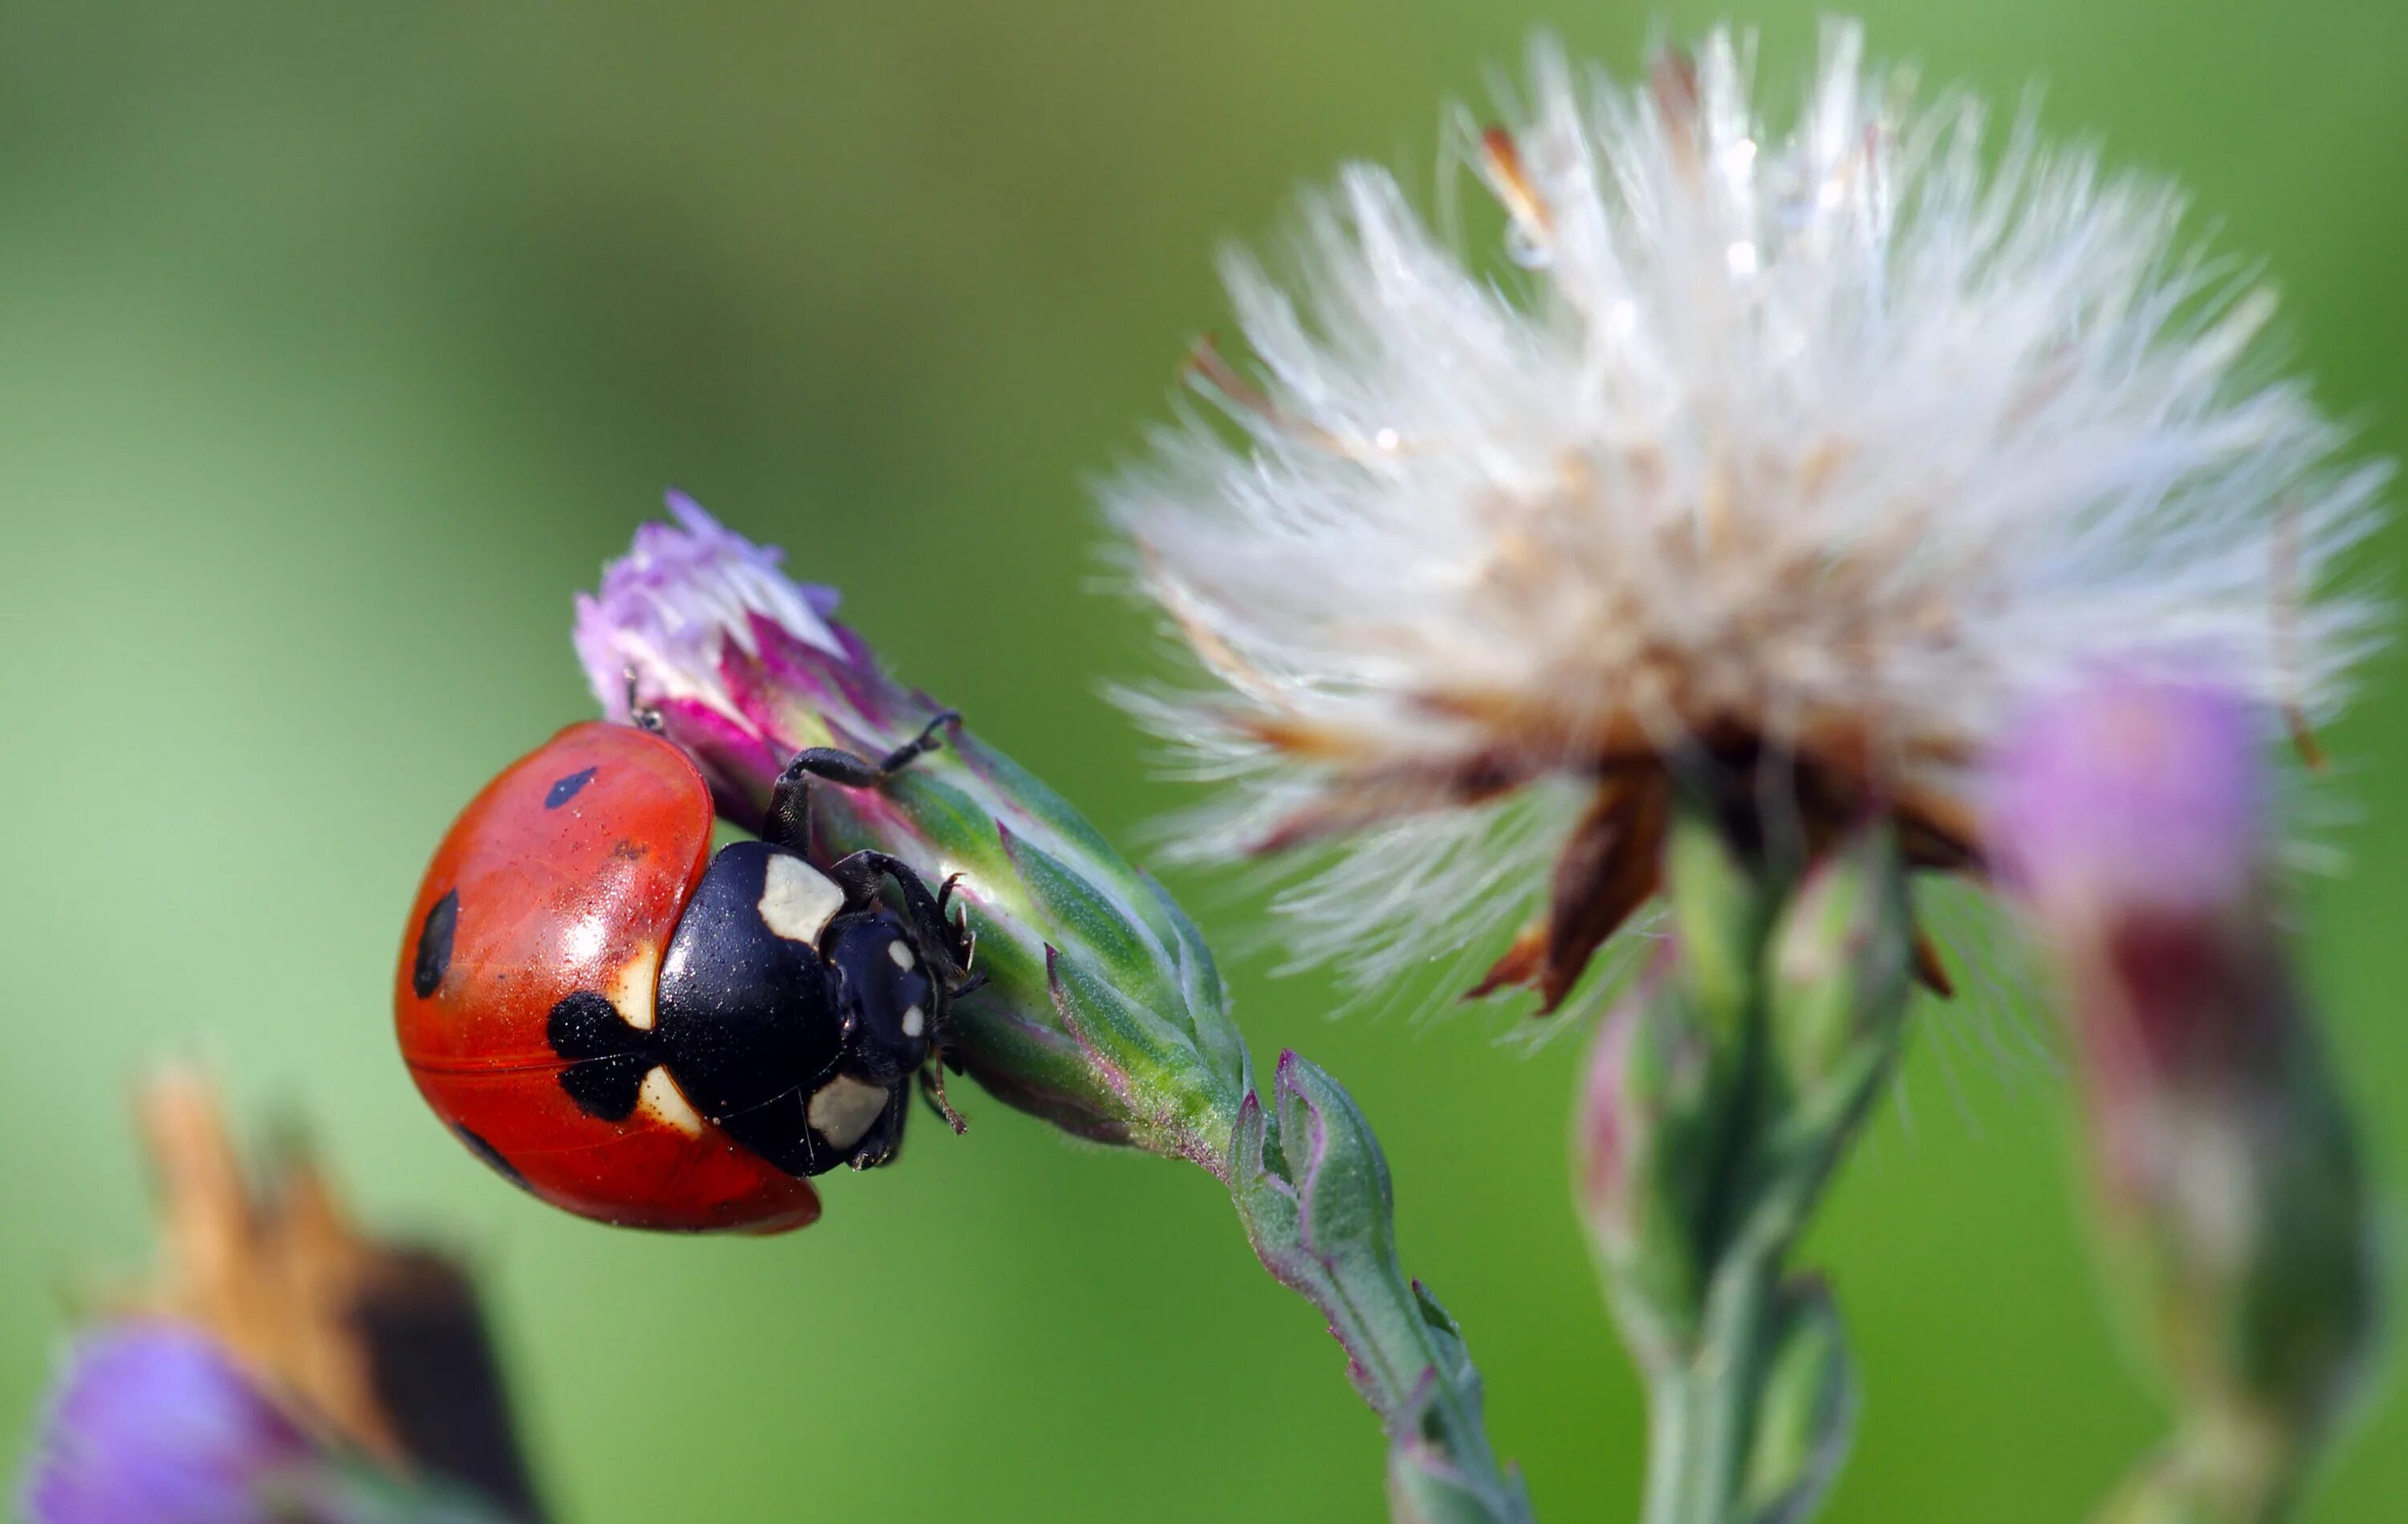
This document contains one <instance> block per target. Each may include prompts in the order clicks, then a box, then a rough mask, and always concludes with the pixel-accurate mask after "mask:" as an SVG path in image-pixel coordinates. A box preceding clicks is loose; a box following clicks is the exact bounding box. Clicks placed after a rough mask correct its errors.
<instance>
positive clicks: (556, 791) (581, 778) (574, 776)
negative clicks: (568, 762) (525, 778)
mask: <svg viewBox="0 0 2408 1524" xmlns="http://www.w3.org/2000/svg"><path fill="white" fill-rule="evenodd" d="M593 781H594V769H593V768H591V767H589V768H587V769H585V771H583V772H581V773H571V774H569V775H568V776H566V777H565V778H562V779H561V780H560V781H559V782H557V783H555V784H553V785H552V790H551V791H550V792H548V793H546V794H545V795H544V796H543V807H544V808H546V809H558V808H559V807H560V806H561V805H566V804H567V803H568V802H569V801H570V800H572V799H574V798H576V797H577V790H580V789H582V788H584V787H585V786H586V785H587V784H589V783H591V782H593Z"/></svg>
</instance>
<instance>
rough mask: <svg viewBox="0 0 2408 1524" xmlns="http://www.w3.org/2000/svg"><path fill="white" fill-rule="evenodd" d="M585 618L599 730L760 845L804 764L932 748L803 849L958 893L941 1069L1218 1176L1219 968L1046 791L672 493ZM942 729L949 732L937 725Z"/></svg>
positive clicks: (817, 829)
mask: <svg viewBox="0 0 2408 1524" xmlns="http://www.w3.org/2000/svg"><path fill="white" fill-rule="evenodd" d="M668 506H669V511H670V513H671V514H672V515H673V516H674V517H675V519H676V520H677V522H676V523H675V524H646V525H645V526H643V527H642V528H641V529H640V530H638V532H637V534H636V541H635V545H634V548H632V549H631V550H630V552H629V553H628V554H627V555H626V556H625V557H624V558H622V559H621V560H619V561H618V562H615V563H612V564H611V565H610V566H609V569H608V570H607V571H606V572H605V573H604V575H603V578H602V586H601V589H600V591H598V592H596V593H595V595H593V596H591V597H581V598H580V599H579V600H578V602H577V630H576V643H577V651H578V655H579V657H580V659H581V661H582V662H583V663H584V665H585V671H586V676H587V677H588V679H589V680H590V681H591V682H592V684H593V686H594V692H595V697H596V698H597V699H599V700H600V701H601V704H602V707H603V710H604V712H605V713H607V714H609V715H611V716H614V717H620V718H624V717H626V715H627V709H628V704H629V699H630V696H631V693H630V690H631V688H632V696H633V698H634V701H635V703H636V704H638V705H641V706H644V707H647V708H650V709H652V710H653V711H655V712H657V713H658V715H659V716H660V719H661V725H662V729H663V731H664V733H665V734H667V736H668V738H669V739H670V740H672V741H675V742H677V743H678V744H679V745H681V746H682V747H683V748H685V749H686V750H687V751H688V752H689V753H690V754H691V755H692V756H693V757H694V758H695V762H697V763H699V764H700V766H701V767H702V769H703V771H704V773H705V774H706V775H707V776H709V778H710V783H711V788H712V791H713V793H714V795H715V797H716V800H717V803H718V807H719V812H720V813H721V814H722V815H723V816H724V817H726V818H727V819H730V820H732V821H734V822H735V823H736V824H738V825H739V826H743V827H746V828H748V829H757V828H758V827H759V826H760V825H761V823H762V821H763V819H764V816H765V815H766V813H767V808H768V805H769V800H770V795H771V791H772V790H773V788H774V787H775V785H776V783H777V780H778V776H779V775H780V773H781V772H782V771H783V770H784V768H785V766H786V764H787V762H789V761H790V760H791V759H792V758H793V757H794V755H795V754H796V752H797V751H800V750H802V749H803V748H808V747H838V748H844V749H846V750H850V751H853V752H855V753H858V754H860V755H861V756H863V757H865V758H871V759H875V758H881V757H883V756H885V755H887V754H888V753H890V752H892V751H893V750H894V749H895V748H896V747H898V746H900V745H902V744H903V743H904V742H906V741H909V740H910V739H912V738H913V737H914V736H917V735H919V734H922V733H923V732H929V733H931V734H932V737H933V738H934V739H935V740H936V742H937V746H936V748H935V749H934V750H933V751H931V752H930V753H928V754H927V755H925V756H923V757H921V758H919V759H918V760H917V761H915V762H912V763H911V764H910V766H909V767H908V768H904V769H902V770H900V771H898V772H896V774H894V775H892V776H889V777H887V778H885V779H884V780H882V782H880V783H878V784H877V785H875V786H871V787H863V788H842V787H836V786H830V787H827V788H822V789H815V790H814V791H813V795H812V802H811V810H812V823H813V829H814V841H815V844H816V845H817V847H819V848H820V849H823V850H824V851H825V852H827V853H828V854H829V855H832V856H833V855H840V854H842V853H845V852H851V851H855V850H859V849H862V848H865V847H874V848H876V849H878V850H880V851H882V852H887V853H890V854H892V855H893V856H895V857H896V858H899V859H901V860H902V861H903V862H907V863H910V864H911V865H912V867H913V868H914V869H916V870H917V871H918V872H919V873H920V874H921V876H924V877H925V878H926V879H927V880H928V881H929V882H930V883H931V884H935V883H938V882H939V881H946V880H950V881H951V882H953V886H954V890H953V903H955V904H960V905H963V906H964V907H965V913H966V914H967V915H968V918H969V922H970V925H971V929H972V930H973V931H974V932H975V933H976V935H977V938H978V954H977V957H978V969H977V972H978V973H979V974H980V975H982V976H983V979H984V982H983V984H982V986H981V987H980V988H978V989H977V990H975V991H973V992H971V993H970V994H968V995H967V996H966V997H965V998H964V1000H963V1001H962V1002H961V1003H960V1004H956V1005H955V1006H954V1007H953V1020H952V1023H951V1026H952V1031H951V1032H950V1033H949V1034H948V1037H949V1040H948V1043H947V1057H948V1059H949V1060H958V1061H960V1062H961V1063H962V1064H963V1065H965V1066H966V1067H967V1068H968V1071H969V1073H970V1074H971V1075H974V1076H975V1077H976V1078H977V1079H978V1080H979V1081H980V1082H981V1083H982V1085H983V1086H984V1087H985V1088H986V1089H987V1090H989V1091H990V1092H991V1093H993V1094H994V1095H996V1097H998V1098H999V1099H1001V1100H1003V1101H1005V1102H1007V1103H1009V1104H1012V1105H1014V1106H1018V1107H1020V1108H1021V1109H1023V1110H1025V1111H1029V1112H1032V1113H1034V1114H1036V1115H1038V1116H1040V1117H1043V1118H1046V1119H1047V1120H1049V1121H1051V1122H1053V1123H1054V1124H1055V1125H1056V1126H1059V1127H1062V1128H1064V1129H1067V1130H1068V1131H1070V1132H1076V1133H1078V1134H1080V1135H1081V1136H1083V1137H1088V1138H1094V1139H1097V1140H1099V1141H1103V1142H1110V1143H1129V1144H1136V1145H1138V1146H1140V1147H1147V1148H1150V1149H1154V1150H1155V1151H1157V1152H1162V1153H1168V1154H1173V1155H1177V1156H1179V1157H1182V1158H1187V1159H1192V1160H1195V1161H1197V1162H1199V1163H1202V1164H1204V1165H1205V1166H1206V1167H1207V1168H1209V1169H1211V1170H1213V1171H1214V1172H1215V1173H1216V1174H1226V1168H1227V1165H1226V1152H1227V1148H1228V1141H1229V1136H1230V1131H1231V1129H1232V1128H1233V1127H1234V1126H1235V1124H1236V1117H1237V1109H1238V1104H1239V1101H1240V1098H1241V1097H1242V1096H1243V1095H1244V1094H1245V1092H1246V1090H1247V1089H1248V1086H1249V1084H1250V1079H1249V1075H1248V1074H1247V1065H1246V1057H1245V1049H1244V1045H1243V1043H1242V1042H1241V1041H1240V1038H1239V1035H1238V1033H1237V1029H1236V1027H1235V1025H1234V1024H1232V1023H1231V1022H1230V1021H1229V1019H1228V1014H1227V1010H1226V1001H1225V998H1224V995H1223V991H1222V989H1221V984H1220V977H1219V975H1218V974H1217V973H1216V972H1215V971H1214V969H1213V966H1212V960H1211V953H1210V952H1209V951H1208V950H1207V949H1206V948H1205V947H1204V945H1203V942H1202V939H1201V938H1200V937H1199V936H1198V935H1197V933H1196V930H1195V928H1194V927H1193V926H1192V925H1191V924H1190V923H1189V922H1188V920H1187V919H1186V917H1185V916H1184V915H1183V913H1182V912H1181V911H1180V909H1179V907H1178V906H1177V905H1176V904H1172V903H1171V901H1170V900H1169V898H1168V896H1167V895H1166V894H1164V893H1163V891H1162V890H1161V889H1160V887H1159V886H1158V885H1156V884H1155V883H1154V881H1153V879H1151V878H1150V877H1148V876H1146V875H1144V874H1143V873H1141V872H1140V871H1139V870H1138V869H1137V868H1136V867H1135V866H1134V865H1133V864H1131V863H1130V862H1127V860H1125V858H1123V857H1121V856H1120V854H1119V853H1118V852H1116V851H1115V850H1114V849H1113V848H1112V847H1111V844H1110V843H1108V842H1106V841H1105V840H1104V838H1103V837H1102V836H1101V835H1100V834H1099V833H1097V831H1096V830H1095V828H1094V827H1093V826H1091V825H1089V824H1088V823H1087V821H1086V820H1085V819H1082V818H1081V817H1080V815H1079V813H1078V812H1077V811H1076V810H1074V809H1073V808H1071V807H1070V805H1068V803H1067V802H1066V801H1064V800H1063V799H1062V798H1061V797H1060V796H1059V795H1057V794H1055V793H1054V791H1053V790H1050V789H1048V788H1046V787H1045V785H1044V784H1043V783H1041V782H1039V780H1038V779H1036V778H1034V777H1031V776H1029V775H1028V774H1026V773H1025V772H1023V771H1022V770H1021V769H1020V768H1019V767H1018V766H1017V765H1015V764H1014V763H1013V762H1011V760H1010V759H1009V758H1007V757H1004V756H1002V755H1001V754H1000V753H998V752H996V751H995V750H993V749H992V748H988V747H986V746H985V745H984V744H983V743H982V742H981V741H980V740H979V738H978V736H977V735H976V734H975V733H974V732H973V731H972V730H971V729H970V728H969V727H968V726H967V725H965V724H963V723H962V722H960V720H959V719H958V718H957V717H951V716H949V715H948V714H947V712H946V711H944V710H943V709H941V708H940V707H939V705H937V704H936V703H935V702H933V701H932V700H930V699H929V698H928V697H927V696H926V695H925V694H922V693H918V692H914V691H910V690H909V689H907V688H905V687H903V686H902V685H900V684H898V683H896V682H895V681H894V680H893V679H892V678H890V677H887V676H886V675H885V673H884V672H883V671H882V670H881V669H880V666H879V663H878V658H877V655H876V653H875V652H874V651H872V650H871V649H870V648H869V646H868V644H867V642H865V641H864V640H863V639H862V638H861V637H860V636H859V635H857V634H854V633H853V631H852V630H850V629H847V628H846V627H845V626H843V625H841V624H839V623H837V622H836V621H835V620H834V618H833V615H834V614H835V611H836V605H837V597H836V594H835V593H834V592H833V591H829V590H828V589H826V588H819V587H810V586H805V585H801V584H797V583H795V582H793V581H790V580H788V579H787V577H786V576H785V574H784V573H783V572H782V571H781V569H780V563H781V561H782V560H783V557H782V556H781V554H780V552H778V551H777V550H776V549H774V548H767V547H762V546H756V545H754V544H753V543H752V542H751V541H749V540H747V539H745V538H744V537H743V536H741V535H739V534H734V533H732V532H730V531H728V530H726V529H724V528H723V527H722V526H721V525H720V524H719V523H718V522H717V521H716V520H713V519H712V518H711V517H710V515H709V514H707V513H705V512H703V511H702V509H701V508H699V507H697V506H695V504H694V503H693V502H692V501H690V500H689V499H687V498H685V497H683V496H681V495H679V494H675V493H672V494H671V495H670V497H669V500H668ZM940 721H941V722H940Z"/></svg>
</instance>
